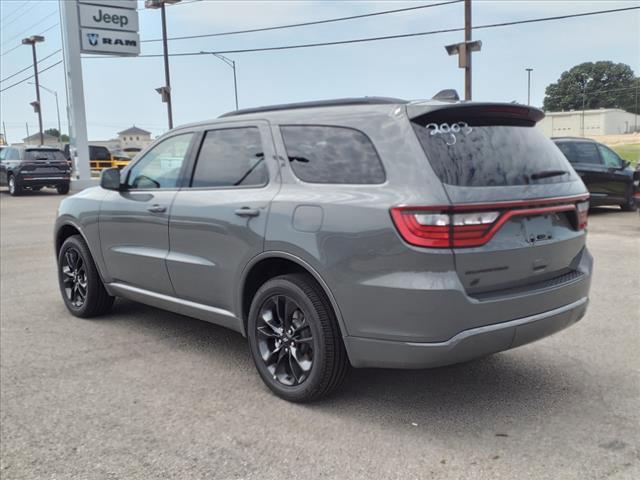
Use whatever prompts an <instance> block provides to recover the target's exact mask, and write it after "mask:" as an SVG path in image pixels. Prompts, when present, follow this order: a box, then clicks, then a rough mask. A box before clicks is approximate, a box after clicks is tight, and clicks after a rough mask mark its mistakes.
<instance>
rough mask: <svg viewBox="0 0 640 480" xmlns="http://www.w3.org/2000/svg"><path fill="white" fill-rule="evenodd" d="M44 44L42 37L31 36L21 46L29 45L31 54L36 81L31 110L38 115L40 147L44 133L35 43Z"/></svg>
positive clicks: (42, 143) (24, 39)
mask: <svg viewBox="0 0 640 480" xmlns="http://www.w3.org/2000/svg"><path fill="white" fill-rule="evenodd" d="M40 42H44V37H42V36H40V35H31V36H30V37H27V38H23V39H22V44H23V45H31V52H32V54H33V76H34V78H35V81H36V101H35V102H31V105H32V106H33V109H34V110H35V111H36V113H37V114H38V127H39V129H40V145H44V133H43V131H42V108H41V106H40V105H41V104H40V83H39V82H38V58H37V55H36V43H40Z"/></svg>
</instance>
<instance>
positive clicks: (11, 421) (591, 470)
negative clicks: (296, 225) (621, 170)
mask: <svg viewBox="0 0 640 480" xmlns="http://www.w3.org/2000/svg"><path fill="white" fill-rule="evenodd" d="M59 200H60V197H59V196H57V195H55V194H51V193H46V192H42V193H40V194H38V195H32V196H26V197H21V198H12V197H9V196H8V195H7V194H6V193H5V192H0V227H1V236H0V239H1V256H0V270H1V271H0V273H1V277H0V285H1V289H0V296H1V330H0V334H1V336H0V354H1V355H0V407H1V408H0V410H1V418H0V420H1V428H0V435H1V438H0V440H1V442H0V448H1V450H0V453H1V463H0V477H1V478H2V479H7V480H8V479H23V478H25V479H26V478H29V479H32V478H43V479H94V478H96V479H102V478H108V479H111V478H113V479H115V478H118V479H127V480H128V479H152V478H180V479H186V478H211V479H214V478H215V479H236V478H238V479H239V478H246V479H253V478H256V479H257V478H259V479H261V480H268V479H282V478H309V479H318V478H339V479H346V478H362V479H372V478H375V479H378V478H393V479H403V480H405V479H413V478H416V479H429V478H456V479H458V478H474V479H484V478H486V479H509V480H511V479H518V478H527V479H528V478H549V479H554V480H555V479H563V480H565V479H596V478H597V479H600V478H615V479H627V478H629V479H637V478H640V307H639V305H640V295H639V293H640V275H639V272H640V217H639V216H638V214H637V213H635V214H634V213H622V212H620V211H619V210H617V209H600V210H598V211H595V212H593V214H592V216H591V218H590V228H589V230H590V232H589V246H590V248H591V251H592V253H593V255H594V257H595V262H596V267H595V277H594V281H593V285H592V294H591V305H590V308H589V311H588V314H587V316H586V317H585V318H584V319H583V320H582V321H581V322H579V323H578V324H577V325H575V326H574V327H572V328H570V329H568V330H565V331H563V332H561V333H559V334H557V335H555V336H553V337H551V338H548V339H545V340H543V341H540V342H538V343H535V344H532V345H528V346H525V347H521V348H519V349H516V350H513V351H510V352H505V353H501V354H498V355H494V356H492V357H488V358H485V359H482V360H478V361H475V362H471V363H467V364H463V365H457V366H452V367H446V368H439V369H434V370H424V371H393V370H354V371H353V372H352V373H350V375H349V378H348V380H347V384H346V385H345V388H344V389H343V390H342V391H341V392H339V393H338V394H337V395H334V396H333V397H332V398H330V399H327V400H326V401H323V402H321V403H316V404H312V405H304V406H301V405H292V404H288V403H286V402H283V401H281V400H278V399H277V398H276V397H274V396H273V395H272V394H270V392H269V391H268V390H267V388H266V387H264V386H263V384H262V383H261V381H260V379H259V377H258V375H257V373H256V372H255V371H254V368H253V365H252V363H251V359H250V357H249V352H248V350H247V346H246V343H245V340H244V339H243V338H242V337H241V336H240V335H238V334H236V333H233V332H230V331H227V330H225V329H223V328H220V327H217V326H215V325H210V324H207V323H204V322H200V321H197V320H193V319H190V318H186V317H182V316H179V315H174V314H171V313H166V312H163V311H160V310H155V309H152V308H149V307H145V306H142V305H139V304H135V303H132V302H125V301H118V302H117V303H116V305H115V308H114V310H113V312H112V313H111V314H109V315H108V316H105V317H103V318H100V319H96V320H80V319H77V318H75V317H72V316H71V315H69V314H68V313H67V311H66V310H65V308H64V306H63V304H62V301H61V299H60V298H59V292H58V289H57V285H56V274H55V262H54V257H53V251H52V226H53V220H54V216H55V211H56V207H57V204H58V202H59Z"/></svg>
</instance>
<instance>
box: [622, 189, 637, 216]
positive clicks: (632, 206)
mask: <svg viewBox="0 0 640 480" xmlns="http://www.w3.org/2000/svg"><path fill="white" fill-rule="evenodd" d="M620 208H622V211H623V212H635V211H636V210H637V209H638V202H636V199H635V197H634V196H633V186H630V187H629V189H628V190H627V201H626V202H625V203H623V204H622V205H620Z"/></svg>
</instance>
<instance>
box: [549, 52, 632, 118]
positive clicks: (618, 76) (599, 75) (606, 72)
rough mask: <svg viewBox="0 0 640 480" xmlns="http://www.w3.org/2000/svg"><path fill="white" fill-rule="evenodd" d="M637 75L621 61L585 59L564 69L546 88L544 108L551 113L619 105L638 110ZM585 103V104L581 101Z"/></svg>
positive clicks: (617, 106) (619, 106)
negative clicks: (592, 60)
mask: <svg viewBox="0 0 640 480" xmlns="http://www.w3.org/2000/svg"><path fill="white" fill-rule="evenodd" d="M639 83H640V78H637V77H635V75H634V73H633V70H632V69H631V67H630V66H629V65H626V64H624V63H613V62H608V61H607V62H604V61H602V62H586V63H581V64H580V65H576V66H575V67H573V68H572V69H571V70H569V71H566V72H563V73H562V75H560V78H559V79H558V81H557V82H556V83H552V84H551V85H549V86H548V87H547V89H546V90H545V97H544V103H543V109H544V110H546V111H550V112H559V111H566V110H582V109H583V108H585V109H596V108H621V109H623V110H626V111H628V112H632V113H640V111H639V109H638V102H639V101H640V100H637V96H636V89H637V88H638V84H639ZM583 102H584V103H583Z"/></svg>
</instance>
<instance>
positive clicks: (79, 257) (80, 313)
mask: <svg viewBox="0 0 640 480" xmlns="http://www.w3.org/2000/svg"><path fill="white" fill-rule="evenodd" d="M58 282H59V285H60V293H62V299H63V300H64V303H65V305H66V307H67V309H68V310H69V311H70V312H71V314H73V315H75V316H76V317H82V318H89V317H95V316H98V315H102V314H103V313H106V312H108V311H109V309H111V305H113V300H114V298H113V297H112V296H111V295H109V294H108V293H107V291H106V290H105V288H104V284H103V283H102V279H101V278H100V275H99V274H98V270H97V269H96V265H95V263H94V262H93V258H92V257H91V252H89V247H87V244H86V243H85V241H84V239H83V238H82V236H80V235H73V236H71V237H69V238H67V239H66V240H65V241H64V243H63V244H62V247H61V248H60V252H58Z"/></svg>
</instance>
